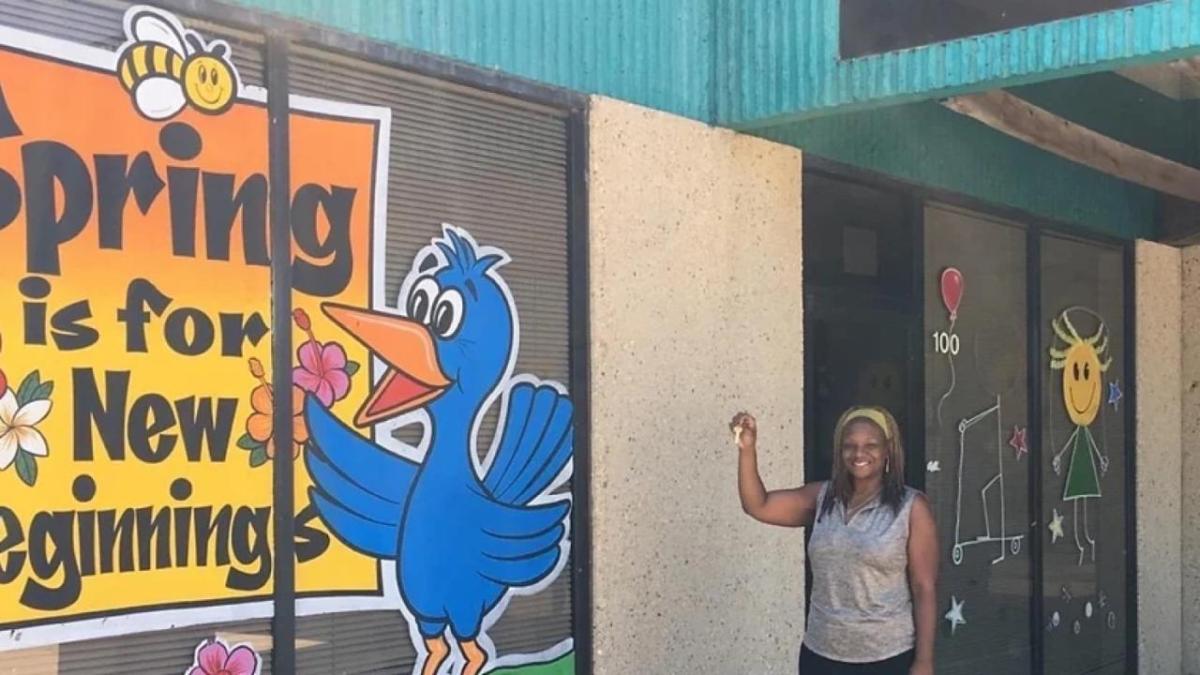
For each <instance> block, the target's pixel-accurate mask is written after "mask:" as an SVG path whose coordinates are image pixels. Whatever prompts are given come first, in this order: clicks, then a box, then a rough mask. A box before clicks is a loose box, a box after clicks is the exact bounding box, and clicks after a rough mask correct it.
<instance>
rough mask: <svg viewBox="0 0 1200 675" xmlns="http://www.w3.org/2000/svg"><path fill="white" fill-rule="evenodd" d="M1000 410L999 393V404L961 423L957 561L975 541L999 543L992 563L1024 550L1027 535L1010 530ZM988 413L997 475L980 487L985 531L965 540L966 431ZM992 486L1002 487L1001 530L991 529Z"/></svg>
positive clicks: (956, 561)
mask: <svg viewBox="0 0 1200 675" xmlns="http://www.w3.org/2000/svg"><path fill="white" fill-rule="evenodd" d="M1000 411H1001V407H1000V397H999V396H997V397H996V405H994V406H992V407H990V408H988V409H986V410H983V411H981V412H979V413H978V414H976V415H974V416H973V417H970V418H967V419H964V420H962V421H961V422H959V423H958V496H957V498H956V499H955V502H954V549H953V552H952V555H951V558H952V560H953V561H954V564H955V565H961V564H962V561H963V557H964V555H965V553H966V547H968V546H973V545H975V544H986V543H989V542H997V543H999V544H1000V557H998V558H994V559H993V560H992V564H993V565H995V564H996V563H998V562H1003V561H1004V560H1005V559H1006V558H1007V557H1008V552H1009V550H1010V549H1011V551H1012V554H1013V555H1017V554H1018V553H1020V552H1021V541H1022V540H1023V539H1024V538H1025V535H1023V534H1016V535H1010V534H1008V520H1007V513H1006V509H1005V495H1004V449H1003V448H1004V442H1003V440H1002V437H1003V433H1004V431H1003V427H1002V426H1001V422H1000ZM989 417H991V418H993V419H994V420H995V424H996V475H994V476H992V477H991V479H990V480H988V482H987V483H986V484H984V486H983V488H982V489H980V490H979V501H980V505H981V506H982V507H983V527H984V531H983V534H980V535H977V536H976V537H975V538H974V539H971V540H967V541H964V540H963V538H962V503H963V502H962V488H963V466H964V465H965V464H966V461H965V459H966V447H967V432H968V431H970V430H971V429H972V428H973V427H975V426H976V425H979V424H982V423H983V422H984V421H985V420H987V419H988V418H989ZM992 488H996V489H997V490H998V491H999V497H998V500H999V502H1000V523H999V525H1000V527H999V530H998V533H993V532H992V517H991V506H990V505H989V503H988V492H989V491H991V490H992Z"/></svg>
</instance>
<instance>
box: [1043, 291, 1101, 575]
mask: <svg viewBox="0 0 1200 675" xmlns="http://www.w3.org/2000/svg"><path fill="white" fill-rule="evenodd" d="M1072 312H1083V313H1087V314H1090V315H1092V316H1095V317H1096V319H1097V321H1099V327H1098V328H1097V329H1096V333H1095V335H1092V336H1091V337H1087V338H1085V337H1082V336H1080V334H1079V331H1077V330H1075V326H1074V325H1073V324H1072V323H1071V317H1070V314H1071V313H1072ZM1051 326H1052V327H1053V328H1054V334H1055V335H1056V336H1058V339H1059V340H1060V341H1062V343H1063V346H1062V348H1059V347H1057V346H1055V347H1051V348H1050V359H1051V360H1050V367H1051V368H1052V369H1054V370H1061V371H1062V392H1063V407H1065V408H1066V410H1067V416H1068V417H1069V418H1070V419H1071V422H1072V423H1073V424H1074V425H1075V430H1074V431H1073V432H1071V436H1070V438H1068V439H1067V443H1066V445H1064V446H1063V448H1062V450H1060V451H1059V452H1058V454H1056V455H1055V456H1054V460H1053V462H1052V467H1053V469H1054V473H1055V474H1056V475H1060V476H1061V475H1062V470H1063V455H1066V454H1068V453H1070V456H1069V457H1068V459H1067V478H1066V481H1064V486H1063V501H1065V502H1071V504H1072V506H1073V508H1074V514H1075V517H1074V519H1073V523H1074V528H1075V547H1076V548H1078V549H1079V564H1080V565H1082V564H1083V558H1084V553H1085V548H1084V546H1083V542H1082V541H1080V538H1079V534H1080V530H1081V527H1080V525H1081V521H1080V514H1081V513H1082V515H1083V519H1082V532H1083V541H1086V542H1087V543H1088V545H1089V546H1090V547H1091V554H1092V560H1093V561H1095V560H1096V540H1095V539H1093V538H1092V536H1091V533H1090V532H1089V531H1088V515H1087V511H1088V509H1087V503H1088V501H1089V500H1092V499H1099V498H1100V496H1101V492H1100V477H1101V476H1103V475H1104V474H1106V473H1108V457H1106V456H1105V455H1104V453H1103V452H1101V451H1100V447H1099V446H1098V445H1097V444H1096V439H1095V438H1093V437H1092V431H1091V429H1090V428H1089V427H1090V426H1091V425H1092V424H1093V423H1094V422H1095V421H1096V415H1097V413H1099V411H1100V405H1101V392H1102V390H1103V376H1104V373H1105V372H1107V371H1108V369H1109V367H1110V366H1112V357H1111V356H1109V355H1108V332H1107V331H1106V330H1105V327H1104V321H1103V320H1102V319H1100V318H1099V316H1097V315H1096V314H1095V312H1092V311H1091V310H1088V309H1084V308H1082V307H1071V308H1068V309H1065V310H1063V312H1062V314H1059V315H1058V318H1056V319H1054V320H1053V321H1052V322H1051Z"/></svg>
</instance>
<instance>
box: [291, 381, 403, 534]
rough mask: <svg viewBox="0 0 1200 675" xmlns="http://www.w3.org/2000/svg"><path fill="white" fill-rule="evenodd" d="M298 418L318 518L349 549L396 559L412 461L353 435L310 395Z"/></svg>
mask: <svg viewBox="0 0 1200 675" xmlns="http://www.w3.org/2000/svg"><path fill="white" fill-rule="evenodd" d="M304 416H305V420H306V421H307V423H308V432H309V437H310V438H311V439H312V442H311V443H309V444H308V446H307V449H306V450H305V452H304V460H305V465H306V466H307V467H308V474H309V475H310V476H312V480H313V486H312V487H311V488H309V491H308V494H309V497H310V498H311V499H312V503H313V506H315V507H316V508H317V511H318V512H319V513H320V514H321V519H322V520H324V521H325V524H326V525H328V526H329V529H330V530H331V531H332V532H333V534H334V535H335V536H336V537H337V538H338V539H340V540H341V541H342V542H343V543H345V544H346V545H347V546H349V547H350V548H353V549H354V550H356V551H359V552H361V553H365V554H367V555H370V556H374V557H376V558H394V557H396V551H397V549H398V543H399V540H400V520H401V516H402V515H403V512H404V502H405V499H406V498H407V496H408V490H409V488H410V487H411V486H412V482H413V478H414V477H415V476H416V474H417V464H415V463H413V462H411V461H409V460H407V459H404V458H403V457H401V456H399V455H395V454H392V453H390V452H388V451H386V450H384V449H383V448H380V447H379V446H377V445H375V444H374V443H372V442H371V441H370V440H369V439H366V438H363V437H362V436H359V435H358V434H357V433H355V432H354V431H353V430H352V429H350V428H349V427H347V426H346V425H345V424H344V423H343V422H342V421H341V420H339V419H338V418H336V417H334V416H333V414H332V413H331V412H329V410H327V409H326V408H325V407H324V406H322V405H321V403H320V402H319V401H318V400H317V399H316V398H315V397H313V396H309V397H308V398H307V399H306V401H305V404H304Z"/></svg>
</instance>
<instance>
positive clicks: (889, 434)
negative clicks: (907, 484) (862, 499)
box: [817, 406, 904, 519]
mask: <svg viewBox="0 0 1200 675" xmlns="http://www.w3.org/2000/svg"><path fill="white" fill-rule="evenodd" d="M855 422H868V423H870V424H872V425H874V426H876V427H878V428H879V430H880V431H881V432H883V440H884V444H885V447H886V448H887V459H886V460H884V473H883V494H882V496H881V497H882V500H883V503H884V504H886V505H888V506H890V507H892V511H894V512H895V513H899V512H900V505H901V504H902V503H903V502H904V444H903V443H902V442H901V440H900V427H899V425H897V424H896V418H895V417H892V414H891V413H890V412H888V411H887V410H886V409H884V408H876V407H872V406H862V407H857V408H851V409H849V410H847V411H846V412H845V413H843V414H842V417H841V419H839V420H838V423H837V428H836V429H835V430H834V432H833V458H834V461H833V480H831V481H830V482H829V489H828V490H826V491H825V499H824V501H822V502H821V508H820V510H819V512H818V514H817V518H818V519H820V518H822V517H824V516H825V514H827V513H829V512H830V511H832V510H833V507H834V504H836V503H837V502H838V501H840V502H841V503H842V504H843V505H848V504H849V503H850V498H851V497H852V496H853V495H854V479H853V478H852V477H851V476H850V471H849V470H848V469H847V468H846V462H845V460H844V459H842V441H843V440H844V439H845V436H846V429H848V428H849V427H850V425H851V424H853V423H855Z"/></svg>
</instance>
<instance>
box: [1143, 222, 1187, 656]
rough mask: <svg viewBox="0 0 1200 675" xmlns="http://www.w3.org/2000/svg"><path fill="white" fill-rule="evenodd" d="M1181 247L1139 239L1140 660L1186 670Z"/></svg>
mask: <svg viewBox="0 0 1200 675" xmlns="http://www.w3.org/2000/svg"><path fill="white" fill-rule="evenodd" d="M1180 283H1181V268H1180V252H1179V249H1177V248H1174V247H1171V246H1163V245H1161V244H1153V243H1149V242H1142V241H1139V242H1138V244H1137V281H1136V289H1137V299H1136V304H1137V319H1136V321H1137V323H1136V324H1135V325H1136V326H1137V329H1136V331H1137V346H1136V350H1137V351H1136V359H1137V530H1138V542H1137V546H1138V548H1137V562H1138V570H1137V571H1138V663H1139V671H1138V672H1140V673H1142V675H1160V674H1163V675H1165V674H1167V673H1170V674H1171V675H1174V674H1176V673H1179V672H1180V668H1181V665H1180V658H1181V650H1180V648H1179V645H1180V639H1181V628H1180V619H1181V611H1182V609H1181V603H1180V596H1181V592H1182V578H1181V565H1182V560H1181V558H1180V553H1181V542H1180V532H1181V528H1182V518H1181V506H1182V504H1181V501H1182V495H1181V492H1180V488H1181V486H1182V483H1181V481H1180V470H1181V466H1182V464H1181V462H1182V457H1181V436H1180V433H1181V426H1180V414H1181V409H1180V406H1181V393H1182V391H1183V384H1182V380H1181V378H1180V365H1181V362H1182V361H1181V359H1182V342H1181V331H1182V319H1181V317H1182V311H1183V310H1182V295H1181V293H1180V290H1179V289H1180Z"/></svg>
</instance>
